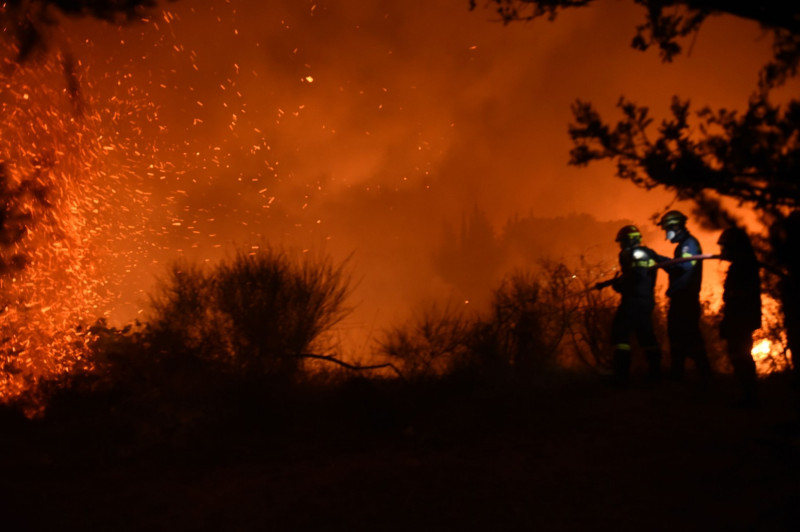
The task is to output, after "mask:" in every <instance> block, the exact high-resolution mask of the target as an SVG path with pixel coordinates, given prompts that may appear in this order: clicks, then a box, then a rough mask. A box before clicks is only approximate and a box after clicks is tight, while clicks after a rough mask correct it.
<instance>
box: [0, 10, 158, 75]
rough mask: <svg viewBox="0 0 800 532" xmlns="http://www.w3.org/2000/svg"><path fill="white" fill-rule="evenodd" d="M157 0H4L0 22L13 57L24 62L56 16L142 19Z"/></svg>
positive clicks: (42, 38)
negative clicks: (14, 48) (11, 45)
mask: <svg viewBox="0 0 800 532" xmlns="http://www.w3.org/2000/svg"><path fill="white" fill-rule="evenodd" d="M156 4H157V0H6V1H5V2H3V4H2V6H0V23H2V26H3V30H4V33H5V34H6V35H7V37H8V38H10V39H11V41H12V44H13V45H14V46H15V47H16V49H17V54H16V58H15V60H16V61H17V62H23V61H25V60H26V59H28V58H29V57H30V56H31V54H32V53H33V52H35V51H36V50H37V49H39V48H40V47H42V46H43V44H44V42H45V32H46V28H48V27H50V26H53V25H55V24H57V23H58V16H59V15H61V14H63V15H68V16H74V17H94V18H96V19H99V20H105V21H108V22H114V23H122V22H126V21H131V20H139V19H143V18H145V17H146V16H147V12H148V9H150V8H152V7H154V6H155V5H156Z"/></svg>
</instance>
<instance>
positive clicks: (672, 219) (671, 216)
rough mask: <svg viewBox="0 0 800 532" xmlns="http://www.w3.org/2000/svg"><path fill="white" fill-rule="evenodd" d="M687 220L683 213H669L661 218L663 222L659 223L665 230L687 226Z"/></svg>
mask: <svg viewBox="0 0 800 532" xmlns="http://www.w3.org/2000/svg"><path fill="white" fill-rule="evenodd" d="M686 220H688V218H687V217H686V215H685V214H683V213H682V212H681V211H669V212H667V213H666V214H665V215H664V216H662V217H661V221H660V222H658V225H660V226H661V227H663V228H664V229H666V228H667V227H669V226H671V225H678V226H683V225H685V224H686Z"/></svg>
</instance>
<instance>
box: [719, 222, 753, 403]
mask: <svg viewBox="0 0 800 532" xmlns="http://www.w3.org/2000/svg"><path fill="white" fill-rule="evenodd" d="M717 243H718V244H719V247H720V258H721V259H722V260H726V261H730V266H729V267H728V273H727V276H726V277H725V284H724V291H723V293H722V302H723V306H722V321H721V322H720V325H719V333H720V336H721V337H722V338H723V339H725V340H726V341H727V344H728V358H729V360H730V362H731V365H732V366H733V371H734V374H735V375H736V378H737V380H738V381H739V385H740V387H741V392H742V398H741V404H742V406H755V405H756V404H757V394H756V364H755V361H754V360H753V355H752V350H753V332H754V331H756V330H757V329H759V328H760V327H761V279H760V277H759V271H758V260H757V259H756V255H755V252H754V251H753V246H752V244H751V242H750V237H749V236H747V232H745V231H744V230H743V229H741V228H739V227H731V228H729V229H726V230H725V231H723V232H722V234H721V235H720V237H719V240H718V241H717Z"/></svg>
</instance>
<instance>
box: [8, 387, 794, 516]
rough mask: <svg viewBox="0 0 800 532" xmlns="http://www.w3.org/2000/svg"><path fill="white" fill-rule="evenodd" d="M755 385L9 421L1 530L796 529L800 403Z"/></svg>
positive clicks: (493, 393) (432, 390)
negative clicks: (751, 390)
mask: <svg viewBox="0 0 800 532" xmlns="http://www.w3.org/2000/svg"><path fill="white" fill-rule="evenodd" d="M761 385H762V389H761V392H762V406H761V408H760V409H757V410H748V409H739V408H733V407H731V406H730V405H729V404H728V403H729V401H730V400H731V398H732V397H733V396H734V395H735V393H734V392H735V388H733V383H732V382H730V381H729V380H728V379H722V378H720V380H719V381H718V382H717V383H716V385H715V387H714V390H713V392H712V393H711V395H710V396H709V397H707V398H705V399H704V398H702V397H700V396H698V395H697V394H696V391H695V390H694V389H693V386H692V385H691V384H683V385H679V384H676V383H669V382H665V383H662V384H660V385H659V386H657V387H655V388H652V389H649V388H646V387H643V386H637V387H634V388H632V389H628V390H616V389H613V388H610V387H608V386H606V385H604V384H602V383H599V382H597V380H596V378H594V377H587V376H563V375H562V376H558V377H554V378H553V379H552V380H551V381H549V382H547V380H545V382H541V383H539V384H537V385H534V386H522V385H520V384H519V383H517V384H513V383H510V384H509V383H502V384H496V385H487V384H486V383H482V384H481V385H480V386H476V385H475V383H472V384H465V383H463V382H461V383H459V382H449V383H448V382H444V383H442V382H439V383H435V384H431V385H429V386H417V387H411V388H409V387H408V386H398V385H396V384H394V385H389V384H385V383H384V384H382V383H377V384H376V383H374V382H370V381H363V382H356V383H353V384H352V385H350V386H348V387H347V388H346V389H345V390H343V391H342V390H340V391H338V392H336V393H335V394H328V395H326V394H324V393H321V394H318V396H315V397H306V398H305V399H303V400H300V401H295V400H292V401H287V402H286V403H285V404H276V403H275V402H274V401H272V402H269V404H268V405H265V404H262V405H257V406H251V405H247V407H246V408H243V409H242V411H241V412H239V413H238V414H231V415H225V416H216V417H214V419H213V420H206V419H204V418H203V417H202V415H198V413H197V410H193V409H192V408H186V409H185V410H184V411H182V413H181V414H180V415H178V414H175V413H174V412H172V413H171V414H170V416H171V417H170V416H167V418H165V419H166V421H163V425H160V424H159V422H158V420H157V416H156V417H154V414H152V413H150V414H147V415H146V416H143V417H142V418H141V419H147V421H141V420H140V418H139V417H137V416H136V415H135V413H131V412H130V411H126V412H113V411H110V410H107V409H104V407H98V408H96V409H94V410H93V409H92V407H87V406H86V404H82V403H81V402H80V400H76V401H73V402H72V403H69V402H67V403H66V404H65V405H64V404H62V405H61V406H60V408H57V409H55V410H54V411H52V412H50V413H49V414H48V416H47V417H45V419H43V420H37V421H28V420H25V419H23V418H20V417H18V416H16V415H14V414H13V413H12V412H8V411H6V412H4V413H3V416H2V419H0V430H2V442H0V467H1V468H2V480H0V482H2V484H1V485H0V505H2V510H3V511H2V515H0V529H2V530H8V531H16V530H47V531H50V530H102V531H127V530H147V531H158V530H170V531H176V530H247V531H250V530H266V531H270V530H280V531H284V530H325V531H339V530H341V531H353V530H370V531H385V530H398V531H399V530H402V531H406V530H415V531H417V530H455V531H464V530H481V531H489V530H492V531H495V530H637V531H640V530H647V531H650V530H670V531H673V530H681V531H685V530H704V531H708V530H724V531H736V530H759V531H761V530H763V531H784V530H786V531H788V530H792V531H797V530H800V430H798V429H799V428H800V424H798V416H797V414H798V410H797V402H796V396H793V395H792V393H791V392H790V386H789V384H788V381H787V380H786V379H785V377H782V376H777V377H772V378H770V379H769V380H766V381H762V382H761ZM311 395H313V394H311ZM94 401H97V398H95V399H94ZM109 401H110V400H109ZM111 403H113V401H110V403H109V404H111ZM95 406H96V405H95ZM114 416H116V417H114ZM115 419H116V420H117V421H114V420H115ZM120 420H124V421H120ZM137 420H139V421H137ZM167 426H168V427H169V428H167Z"/></svg>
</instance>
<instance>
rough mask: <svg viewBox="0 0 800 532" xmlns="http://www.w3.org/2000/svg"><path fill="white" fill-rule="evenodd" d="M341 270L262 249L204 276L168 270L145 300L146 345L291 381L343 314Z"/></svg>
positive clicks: (345, 284)
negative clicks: (147, 317)
mask: <svg viewBox="0 0 800 532" xmlns="http://www.w3.org/2000/svg"><path fill="white" fill-rule="evenodd" d="M346 263H347V261H345V262H343V263H341V264H334V263H333V262H332V261H331V260H330V259H327V258H318V257H312V256H308V255H303V256H302V257H300V258H297V257H294V256H290V255H289V254H287V253H286V252H285V251H281V250H275V249H272V248H267V249H265V250H261V251H259V252H257V253H239V254H238V255H237V256H236V257H235V258H234V259H232V260H229V261H225V262H222V263H221V264H220V265H218V266H217V267H216V268H214V269H211V270H203V269H201V268H199V267H196V266H191V265H189V266H187V265H175V266H173V268H172V269H171V271H170V274H169V276H168V277H167V279H166V280H165V281H164V282H162V283H161V286H160V288H159V291H158V293H157V295H156V296H155V297H153V299H152V318H151V320H150V328H151V335H152V341H153V343H154V344H156V345H162V346H164V347H165V348H169V349H173V350H179V351H182V352H188V353H191V354H192V355H194V356H197V357H199V358H201V359H204V360H206V361H213V362H216V363H219V364H220V365H221V366H222V367H225V368H227V369H230V370H233V371H235V372H242V373H246V374H253V375H277V374H285V375H287V376H293V375H295V374H296V373H297V371H298V369H299V364H300V356H301V355H304V354H308V353H311V352H313V350H314V349H317V348H320V343H321V341H322V339H323V337H324V333H326V332H327V331H329V330H330V328H331V327H333V326H334V325H336V324H337V323H338V322H339V321H340V320H341V319H342V318H344V317H345V316H346V315H347V313H348V312H349V309H348V308H347V307H346V306H345V302H346V298H347V296H348V294H349V287H350V277H349V275H348V273H347V272H346V271H345V266H346Z"/></svg>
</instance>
